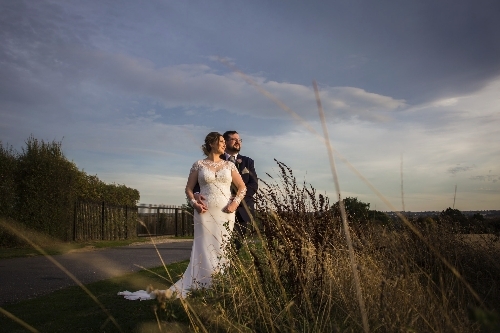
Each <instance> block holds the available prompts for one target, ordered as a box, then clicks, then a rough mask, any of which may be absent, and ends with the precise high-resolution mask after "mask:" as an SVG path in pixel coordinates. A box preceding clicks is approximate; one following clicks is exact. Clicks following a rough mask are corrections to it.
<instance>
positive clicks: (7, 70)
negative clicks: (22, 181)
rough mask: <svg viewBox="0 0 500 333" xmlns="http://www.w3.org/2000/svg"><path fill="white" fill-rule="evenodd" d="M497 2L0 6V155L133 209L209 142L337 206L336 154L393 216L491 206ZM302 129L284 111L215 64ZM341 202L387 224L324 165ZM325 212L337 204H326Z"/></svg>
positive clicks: (361, 193) (172, 180) (179, 185)
mask: <svg viewBox="0 0 500 333" xmlns="http://www.w3.org/2000/svg"><path fill="white" fill-rule="evenodd" d="M498 12H500V3H498V2H497V1H462V0H457V1H378V2H373V1H368V0H358V1H308V2H305V1H273V0H270V1H260V0H256V1H238V0H233V1H219V0H213V1H210V2H203V1H160V0H151V1H147V2H139V1H106V0H99V1H94V0H88V1H73V0H64V1H62V0H61V1H56V0H54V1H49V0H38V1H23V0H16V1H8V0H2V1H0V141H1V142H2V144H4V145H6V144H9V145H12V146H14V148H16V149H21V147H22V146H23V145H24V141H25V140H26V139H27V138H28V137H29V136H30V135H31V134H33V135H34V136H35V137H36V138H38V139H43V140H48V141H52V140H57V141H61V140H62V142H63V150H64V152H65V154H66V156H67V157H68V159H70V160H73V161H74V162H75V163H76V164H77V166H78V167H79V168H80V169H83V170H85V171H86V172H87V173H89V174H97V175H98V177H99V178H100V179H102V180H104V181H106V182H115V183H119V184H125V185H127V186H130V187H133V188H137V189H138V190H139V191H140V193H141V202H142V203H151V204H182V203H184V186H185V183H186V179H187V174H188V172H189V169H190V167H191V165H192V163H193V162H194V161H195V160H197V159H200V158H203V156H202V154H201V150H200V148H199V147H200V145H201V143H202V142H203V139H204V137H205V135H206V134H207V133H208V132H210V131H220V132H224V131H225V130H233V129H234V130H237V131H238V132H239V133H240V135H241V137H242V138H243V140H244V141H243V149H242V153H243V154H244V155H247V156H250V157H252V158H253V159H254V160H255V163H256V168H257V173H258V175H259V176H260V177H261V178H263V179H265V180H266V179H267V176H266V173H269V174H271V175H276V174H277V170H276V164H275V162H274V161H273V159H274V158H275V159H277V160H279V161H282V162H284V163H286V164H287V165H288V166H289V167H291V168H292V169H293V170H294V172H295V174H296V176H297V178H298V179H299V181H306V182H308V183H311V184H312V185H313V186H314V187H315V188H316V189H317V190H318V192H321V193H326V194H327V195H328V196H329V197H330V198H335V197H336V195H335V189H334V184H333V179H332V175H331V173H330V168H329V164H328V155H327V152H326V148H325V146H324V144H323V143H322V142H321V140H319V139H318V138H317V137H316V136H315V135H313V134H311V133H310V131H308V130H307V128H306V125H305V124H306V123H307V124H308V125H310V126H311V127H312V128H314V129H315V130H316V131H318V132H319V133H321V123H320V122H319V116H318V110H317V107H316V101H315V98H314V91H313V89H312V80H313V79H315V80H317V82H318V85H319V89H320V97H321V100H322V103H323V106H324V110H325V116H326V121H327V126H328V130H329V133H330V138H331V143H332V145H333V147H334V148H335V149H336V150H337V151H338V152H339V153H340V154H342V156H344V157H345V158H346V159H347V160H348V161H349V162H350V163H351V164H352V165H353V166H354V167H355V168H356V169H357V170H358V171H359V172H360V173H361V174H362V175H363V176H364V177H365V178H366V179H367V180H369V181H370V182H371V183H372V184H373V185H374V186H375V187H376V188H377V189H378V190H379V191H380V192H381V193H382V194H384V196H385V197H386V198H387V200H388V201H390V202H391V203H392V205H393V206H395V207H396V208H397V209H401V207H402V202H401V177H400V173H401V172H400V171H401V170H400V168H401V157H402V158H403V178H404V191H405V209H406V210H412V211H419V210H443V209H446V208H447V207H450V206H452V205H453V197H454V190H455V185H456V186H457V197H456V204H455V208H458V209H461V210H475V209H500V205H499V203H500V163H499V162H500V154H499V150H500V149H499V148H500V131H499V130H498V128H500V103H499V102H500V98H499V97H498V95H499V94H498V91H499V90H500V20H498V18H497V13H498ZM221 58H222V59H226V61H227V62H229V63H230V64H232V66H235V67H236V68H238V69H240V70H241V71H242V72H243V73H245V74H246V75H247V76H248V78H250V79H252V80H253V81H255V82H257V83H258V84H259V86H260V87H261V89H263V90H265V91H267V92H269V93H270V94H272V95H273V96H275V97H276V98H278V99H279V100H281V101H282V102H283V103H285V104H286V105H287V106H288V107H289V108H291V109H292V110H293V111H294V112H296V113H297V114H298V115H300V117H302V119H303V121H302V122H297V121H295V120H294V119H293V118H292V117H291V116H290V115H289V114H288V113H287V112H285V111H283V110H282V109H280V108H279V107H278V106H277V105H276V104H275V103H274V102H272V101H271V100H270V99H269V98H267V97H266V96H264V95H263V94H262V93H261V92H259V91H258V90H257V89H256V88H255V87H254V86H252V85H251V84H249V83H248V82H247V81H245V80H244V79H243V78H242V76H241V75H239V74H238V73H237V72H235V71H234V70H233V69H232V68H231V67H229V66H227V65H225V64H224V63H222V62H221V61H219V59H221ZM336 162H337V168H338V173H339V179H340V186H341V190H342V195H343V196H344V197H345V196H356V197H358V198H359V199H360V200H362V201H365V202H369V203H371V208H376V209H378V210H389V208H388V207H387V206H386V205H384V204H383V202H382V201H381V200H380V199H379V198H377V197H376V196H375V195H374V194H373V192H372V191H371V190H370V189H369V188H368V187H367V186H366V184H365V183H363V181H362V180H361V179H360V178H359V177H357V176H356V175H355V174H354V173H352V171H351V170H350V169H349V168H347V167H346V166H345V164H343V162H342V161H340V160H338V159H337V160H336ZM332 201H333V200H332Z"/></svg>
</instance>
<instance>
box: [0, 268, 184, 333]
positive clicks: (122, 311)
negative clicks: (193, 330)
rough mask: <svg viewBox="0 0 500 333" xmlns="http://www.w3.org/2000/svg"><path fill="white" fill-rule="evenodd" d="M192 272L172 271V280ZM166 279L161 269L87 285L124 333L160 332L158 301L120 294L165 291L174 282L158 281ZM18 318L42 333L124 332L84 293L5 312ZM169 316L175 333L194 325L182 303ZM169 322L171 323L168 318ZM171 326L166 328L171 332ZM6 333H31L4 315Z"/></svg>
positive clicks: (72, 291)
mask: <svg viewBox="0 0 500 333" xmlns="http://www.w3.org/2000/svg"><path fill="white" fill-rule="evenodd" d="M186 267H187V262H180V263H175V264H170V265H168V266H167V268H168V270H169V272H170V274H171V276H172V277H173V278H174V279H176V278H177V277H178V276H179V275H180V274H181V273H183V272H184V270H185V269H186ZM155 273H156V274H159V275H161V276H166V274H165V269H164V268H163V267H158V268H154V269H151V270H150V271H141V272H138V273H133V274H128V275H125V276H122V277H119V278H113V279H109V280H104V281H99V282H95V283H91V284H88V285H87V288H88V289H89V290H90V291H91V292H92V293H93V294H94V295H95V296H96V297H97V299H98V300H99V302H101V303H102V304H103V305H104V307H105V308H106V309H108V311H109V312H110V313H111V315H112V316H113V317H114V318H115V319H116V322H117V323H118V324H119V326H120V329H121V331H122V332H157V331H158V325H157V322H156V319H155V318H156V317H155V308H157V304H158V303H157V302H156V301H142V302H141V301H129V300H125V299H123V298H122V297H121V296H118V295H117V293H118V291H124V290H137V288H138V286H140V288H142V289H145V288H146V286H147V285H149V284H152V285H153V286H155V288H158V289H165V288H168V287H169V286H170V284H171V283H170V281H168V279H164V278H161V277H158V276H157V275H155ZM3 309H4V310H6V311H8V312H10V313H11V314H13V315H14V316H16V317H18V318H19V319H21V320H23V321H24V322H26V323H27V324H29V325H30V326H32V327H34V328H36V329H37V330H38V331H40V332H120V329H118V328H117V327H116V326H114V324H113V323H112V322H111V321H109V320H107V316H106V314H105V313H104V312H103V311H102V310H101V309H100V308H99V306H98V305H97V304H96V303H95V302H94V301H93V300H92V299H90V298H89V297H88V295H87V294H86V293H85V292H84V291H82V290H81V289H80V288H79V287H76V286H75V287H69V288H65V289H62V290H59V291H56V292H53V293H51V294H49V295H46V296H42V297H40V298H36V299H32V300H26V301H22V302H19V303H16V304H11V305H7V306H4V307H3ZM168 311H169V312H168V314H167V312H166V311H164V310H163V311H162V314H163V317H164V319H165V318H166V319H169V320H170V324H169V327H170V330H169V331H178V332H184V331H188V327H189V320H188V318H187V316H186V314H185V312H184V310H183V308H182V304H181V303H180V301H178V300H177V301H176V302H171V304H170V306H169V309H168ZM167 317H168V318H167ZM166 325H167V324H166V323H164V324H163V326H164V327H165V326H166ZM0 327H1V328H2V332H12V333H14V332H27V330H26V329H25V328H23V327H22V326H21V325H19V324H18V323H16V322H14V321H13V320H11V319H8V318H7V317H5V316H3V315H0Z"/></svg>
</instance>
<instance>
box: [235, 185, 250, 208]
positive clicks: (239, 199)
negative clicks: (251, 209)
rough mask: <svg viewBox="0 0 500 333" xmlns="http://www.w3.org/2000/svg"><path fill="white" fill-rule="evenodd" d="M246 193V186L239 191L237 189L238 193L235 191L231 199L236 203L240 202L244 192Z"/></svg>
mask: <svg viewBox="0 0 500 333" xmlns="http://www.w3.org/2000/svg"><path fill="white" fill-rule="evenodd" d="M246 193H247V188H246V187H244V188H243V189H242V190H241V191H239V192H238V193H236V195H235V197H234V199H233V201H235V202H236V203H238V204H240V202H241V200H243V198H245V194H246Z"/></svg>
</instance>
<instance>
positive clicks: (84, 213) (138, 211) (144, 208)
mask: <svg viewBox="0 0 500 333" xmlns="http://www.w3.org/2000/svg"><path fill="white" fill-rule="evenodd" d="M71 231H72V235H73V241H90V240H120V239H129V238H135V237H141V236H148V235H151V236H161V235H172V236H176V237H178V236H192V235H193V233H194V230H193V216H192V214H191V213H190V212H188V211H186V210H185V209H184V208H183V207H180V206H165V205H163V206H153V205H144V204H143V205H140V206H115V205H109V204H106V203H105V202H81V201H78V202H75V205H74V214H73V225H72V230H71Z"/></svg>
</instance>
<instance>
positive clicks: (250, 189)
mask: <svg viewBox="0 0 500 333" xmlns="http://www.w3.org/2000/svg"><path fill="white" fill-rule="evenodd" d="M239 161H241V162H239ZM235 164H236V168H238V171H239V173H240V175H241V178H242V179H243V182H244V183H245V185H246V187H247V193H246V194H245V198H244V199H243V200H244V201H245V203H246V205H247V206H248V209H249V210H250V213H251V214H253V212H254V205H255V199H254V195H255V193H256V192H257V190H258V188H259V183H258V179H257V173H256V172H255V166H254V161H253V160H252V159H251V158H250V157H247V156H243V155H240V154H238V156H237V157H236V163H235ZM237 214H239V215H240V216H241V218H242V219H243V220H244V221H250V216H249V214H248V212H247V210H246V208H245V206H244V205H243V203H241V204H240V206H239V207H238V211H237Z"/></svg>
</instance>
